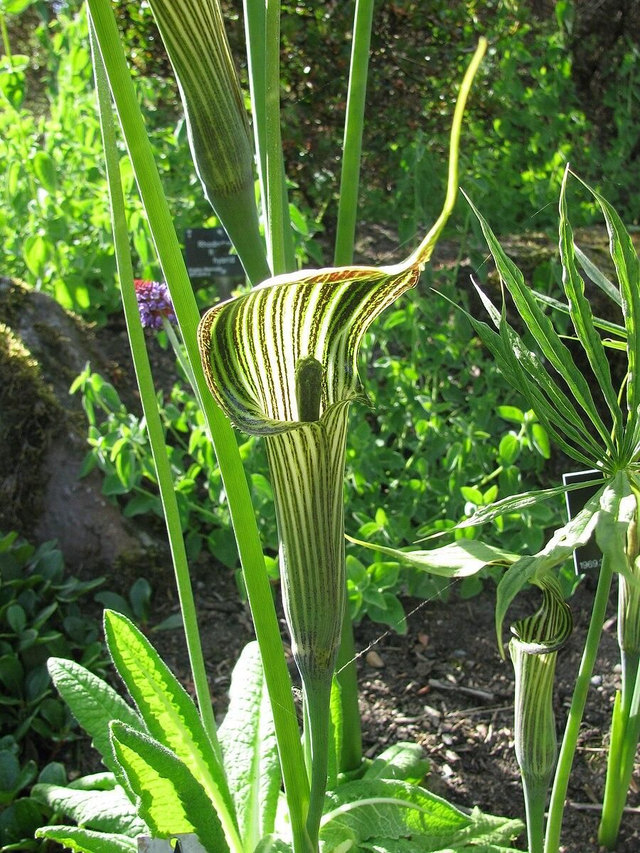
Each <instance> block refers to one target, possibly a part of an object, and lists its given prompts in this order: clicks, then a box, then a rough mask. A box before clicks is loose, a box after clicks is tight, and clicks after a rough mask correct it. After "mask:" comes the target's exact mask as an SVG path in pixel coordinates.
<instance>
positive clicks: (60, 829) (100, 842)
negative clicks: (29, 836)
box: [36, 826, 138, 853]
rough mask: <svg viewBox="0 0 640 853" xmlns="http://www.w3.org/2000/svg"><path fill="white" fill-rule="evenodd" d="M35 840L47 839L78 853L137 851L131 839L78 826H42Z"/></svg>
mask: <svg viewBox="0 0 640 853" xmlns="http://www.w3.org/2000/svg"><path fill="white" fill-rule="evenodd" d="M36 838H48V839H49V840H50V841H56V842H57V843H58V844H61V845H62V846H63V847H67V848H68V849H69V850H78V851H79V853H137V850H138V845H137V843H136V841H135V840H134V839H133V838H127V837H126V836H124V835H116V834H114V833H107V832H94V831H93V830H91V829H81V828H80V827H78V826H43V827H41V828H40V829H39V830H38V831H37V832H36Z"/></svg>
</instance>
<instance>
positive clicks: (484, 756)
mask: <svg viewBox="0 0 640 853" xmlns="http://www.w3.org/2000/svg"><path fill="white" fill-rule="evenodd" d="M168 586H169V585H167V587H168ZM196 588H197V594H198V605H199V608H200V613H201V614H202V616H201V624H202V626H203V641H204V647H205V655H206V659H207V665H208V671H209V677H210V681H211V686H212V692H213V694H214V701H215V706H216V713H217V714H219V715H221V714H222V713H223V712H224V708H225V703H226V697H225V691H226V690H227V688H228V685H229V678H230V672H231V669H232V666H233V662H234V660H235V659H236V658H237V656H238V653H239V651H240V649H241V648H242V646H243V644H244V643H245V642H247V641H248V640H249V639H251V637H252V628H251V622H250V617H249V612H248V609H247V608H246V607H243V606H242V605H241V604H239V603H238V598H237V594H236V590H235V584H234V582H233V579H232V578H231V577H230V576H229V574H228V573H226V574H222V573H221V572H220V571H219V570H215V569H211V570H209V572H208V573H206V574H204V573H202V570H201V572H200V574H199V580H198V581H197V583H196ZM593 591H594V585H593V583H592V582H591V580H590V579H587V580H586V582H585V583H583V584H582V585H581V587H579V589H578V591H577V593H576V595H575V596H574V598H573V600H572V609H573V612H574V618H575V621H576V629H575V632H574V634H573V637H572V640H571V642H570V645H569V646H568V647H567V648H565V650H564V651H563V652H561V653H560V655H559V659H558V678H557V689H556V706H557V718H558V721H559V727H560V725H561V724H562V721H563V719H564V714H565V713H566V708H567V707H568V705H569V701H570V697H571V688H572V684H573V679H574V677H575V673H576V670H577V666H578V661H579V656H580V652H581V649H582V643H583V641H584V636H585V632H586V628H587V625H588V619H589V613H590V605H591V601H592V596H593ZM158 604H160V602H158ZM405 605H406V608H407V610H408V611H411V610H412V609H414V612H413V613H412V614H411V616H410V617H409V620H408V622H409V630H408V633H407V635H406V636H405V637H400V636H398V635H397V634H395V633H392V632H388V633H387V632H385V631H384V630H382V629H381V628H380V626H377V625H374V624H372V623H371V622H368V621H367V622H365V623H364V624H362V625H361V626H360V627H359V628H358V629H357V633H356V642H357V647H358V649H359V650H360V651H361V655H360V657H359V660H358V668H359V676H360V685H361V711H362V719H363V728H364V742H365V750H366V753H367V755H369V756H373V755H375V754H376V753H377V752H379V751H380V750H381V749H382V748H383V747H384V746H386V745H388V744H392V743H395V742H397V741H401V740H408V741H415V742H417V743H420V744H421V745H422V746H423V747H424V749H425V751H426V753H427V755H428V756H429V758H430V761H431V772H430V775H429V777H428V778H427V785H428V786H429V787H430V788H431V789H432V790H433V791H435V792H436V793H438V794H441V795H442V796H445V797H447V798H449V799H450V800H451V801H452V802H454V803H456V804H458V805H462V806H467V807H471V806H473V805H478V806H480V807H481V808H482V809H483V810H484V811H486V812H490V813H494V814H502V815H509V816H520V817H522V815H523V806H522V799H521V793H520V784H519V777H518V771H517V766H516V763H515V758H514V753H513V673H512V668H511V664H510V663H508V662H507V663H504V662H502V661H501V660H500V658H499V656H498V653H497V650H496V644H495V640H494V634H493V618H494V596H493V593H491V592H485V593H484V594H482V595H481V596H479V597H477V598H474V599H471V600H468V601H462V600H458V599H456V597H455V596H452V598H451V600H450V601H449V602H448V603H447V604H446V605H443V604H441V603H438V602H435V601H432V602H427V603H421V602H419V601H414V600H407V601H405ZM176 606H177V603H176V602H175V597H174V596H173V594H172V593H168V599H166V600H165V601H164V602H163V603H162V604H161V606H160V608H159V615H166V613H167V612H169V611H170V610H171V608H172V607H173V608H175V607H176ZM535 606H536V601H535V598H531V599H530V600H529V601H527V598H526V596H522V597H521V599H520V600H517V601H516V602H515V604H514V606H513V613H511V612H510V617H511V618H513V617H520V616H523V615H526V614H527V613H529V612H531V608H532V607H535ZM614 612H615V607H614V606H613V604H612V606H611V613H612V614H614ZM153 641H154V643H156V644H158V646H159V648H160V650H161V652H162V654H163V655H164V656H165V659H166V660H167V662H168V664H169V665H170V666H171V667H172V668H173V669H174V671H175V672H176V673H177V674H179V675H180V676H181V677H182V678H183V679H186V680H187V681H188V676H187V673H188V664H187V659H186V652H185V648H184V644H183V641H182V639H181V637H180V636H179V635H178V634H177V633H176V634H172V635H168V634H158V635H155V637H154V638H153ZM372 644H374V645H372ZM372 652H375V654H372ZM617 660H618V651H617V643H616V637H615V624H614V623H613V621H611V620H610V622H609V624H608V628H607V631H606V633H605V635H604V637H603V641H602V644H601V650H600V655H599V658H598V662H597V665H596V669H595V672H594V677H593V687H592V690H591V692H590V696H589V704H588V707H587V711H586V714H585V719H584V722H583V726H582V732H581V736H580V743H579V750H578V753H577V756H576V761H575V766H574V770H573V774H572V779H571V786H570V789H569V805H568V807H567V809H566V812H565V824H564V832H563V844H564V846H563V847H562V848H561V849H562V850H563V851H564V853H595V851H598V849H599V846H598V844H597V840H596V833H597V825H598V818H599V812H598V804H599V803H600V802H601V796H602V790H603V785H604V773H605V762H606V753H605V749H606V746H607V741H608V729H609V720H610V713H611V705H612V702H613V696H614V691H615V688H616V686H617V685H618V681H619V676H618V674H617V671H616V663H617ZM629 805H630V806H631V807H632V808H633V809H635V812H632V813H628V814H627V815H626V816H625V823H624V828H623V830H622V834H621V838H620V843H619V845H618V848H617V849H618V853H638V851H639V850H640V809H639V808H638V807H639V806H640V795H639V786H638V780H637V777H636V781H635V783H634V789H633V791H632V794H631V797H630V801H629ZM522 848H523V849H524V842H522Z"/></svg>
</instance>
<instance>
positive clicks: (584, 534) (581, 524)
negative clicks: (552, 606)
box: [496, 486, 607, 657]
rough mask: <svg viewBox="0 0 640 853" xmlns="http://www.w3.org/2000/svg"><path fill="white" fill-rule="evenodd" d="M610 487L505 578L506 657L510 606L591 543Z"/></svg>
mask: <svg viewBox="0 0 640 853" xmlns="http://www.w3.org/2000/svg"><path fill="white" fill-rule="evenodd" d="M606 488H607V487H606V486H603V487H602V488H601V489H600V491H599V492H597V494H595V495H594V496H593V497H592V498H590V499H589V500H588V501H587V503H586V504H585V506H584V508H583V509H582V510H581V511H580V512H579V513H578V514H577V515H576V516H575V517H574V518H572V519H571V521H569V522H568V523H567V524H565V525H564V527H560V528H559V529H558V530H556V531H555V533H554V534H553V536H552V537H551V539H550V540H549V542H548V543H547V544H546V545H545V547H544V548H543V549H542V550H541V551H539V552H538V553H537V554H534V555H533V556H527V557H521V558H520V559H519V560H518V561H517V562H516V563H514V564H513V565H512V566H510V568H509V569H507V571H506V572H505V573H504V575H503V576H502V578H501V580H500V583H499V584H498V590H497V593H496V634H497V639H498V647H499V649H500V654H501V655H502V656H503V657H504V646H503V643H502V623H503V621H504V617H505V614H506V612H507V610H508V608H509V605H510V604H511V602H512V601H513V599H514V598H515V597H516V595H517V594H518V593H519V592H520V590H521V589H522V588H523V586H524V585H525V584H526V583H528V582H530V581H531V580H532V579H533V578H535V576H536V575H539V576H543V575H545V574H547V573H548V572H549V570H550V569H553V568H555V567H556V566H558V565H560V563H562V562H564V560H566V559H567V557H570V556H571V555H572V554H573V552H574V551H575V549H576V548H578V547H580V545H584V544H585V543H586V542H588V541H589V539H590V538H591V536H592V535H593V532H594V530H595V529H596V525H597V523H598V518H599V513H600V502H601V500H602V498H603V495H604V494H605V489H606Z"/></svg>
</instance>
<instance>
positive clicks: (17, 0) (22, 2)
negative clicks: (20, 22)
mask: <svg viewBox="0 0 640 853" xmlns="http://www.w3.org/2000/svg"><path fill="white" fill-rule="evenodd" d="M34 3H35V0H2V6H3V10H4V12H5V13H6V14H7V15H19V14H20V12H24V10H25V9H28V8H29V6H32V5H33V4H34Z"/></svg>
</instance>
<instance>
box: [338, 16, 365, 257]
mask: <svg viewBox="0 0 640 853" xmlns="http://www.w3.org/2000/svg"><path fill="white" fill-rule="evenodd" d="M373 5H374V0H356V11H355V18H354V23H353V43H352V46H351V68H350V70H349V90H348V94H347V116H346V120H345V125H344V142H343V145H342V174H341V177H340V201H339V204H338V230H337V234H336V249H335V255H334V264H335V265H336V266H337V267H339V266H348V265H349V264H351V263H352V262H353V242H354V239H355V234H356V216H357V212H358V187H359V184H360V157H361V154H362V131H363V128H364V108H365V100H366V94H367V72H368V69H369V46H370V44H371V24H372V21H373Z"/></svg>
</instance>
